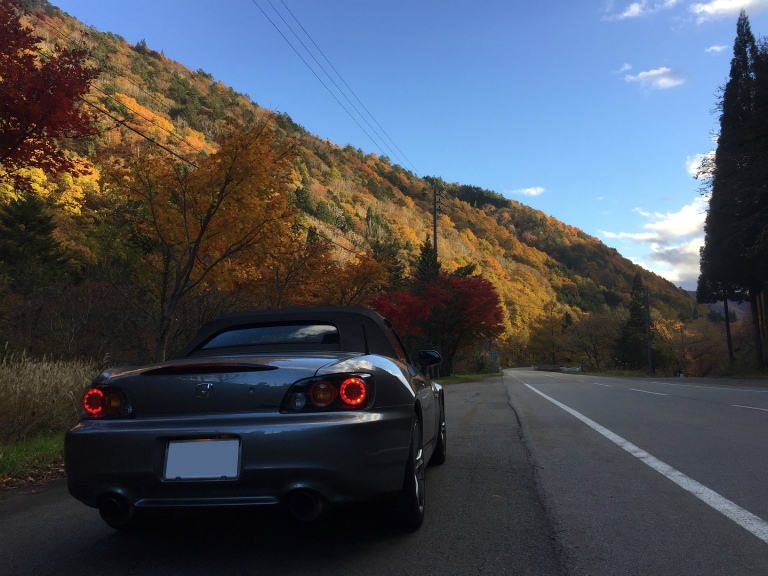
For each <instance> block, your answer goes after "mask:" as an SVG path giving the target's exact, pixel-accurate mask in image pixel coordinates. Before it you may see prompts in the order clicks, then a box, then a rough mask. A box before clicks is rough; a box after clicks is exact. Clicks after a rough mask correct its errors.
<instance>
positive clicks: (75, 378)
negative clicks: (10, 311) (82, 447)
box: [0, 354, 100, 443]
mask: <svg viewBox="0 0 768 576" xmlns="http://www.w3.org/2000/svg"><path fill="white" fill-rule="evenodd" d="M99 368H100V366H99V364H98V363H96V362H86V361H77V360H70V361H54V360H46V359H43V360H35V359H31V358H29V357H27V356H26V355H24V354H21V355H13V354H2V355H1V356H0V442H2V443H6V442H20V441H23V440H27V439H30V438H34V437H36V436H40V435H43V434H55V433H58V432H62V431H64V430H66V429H68V428H70V427H71V426H73V425H74V424H76V423H77V420H78V416H79V411H80V409H79V404H80V398H81V396H82V394H83V392H84V390H85V388H86V386H88V384H89V383H90V382H91V380H93V378H94V376H96V374H98V372H99Z"/></svg>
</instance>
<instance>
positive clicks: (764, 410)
mask: <svg viewBox="0 0 768 576" xmlns="http://www.w3.org/2000/svg"><path fill="white" fill-rule="evenodd" d="M731 406H733V407H734V408H749V409H750V410H762V411H763V412H768V408H757V407H756V406H742V405H741V404H731Z"/></svg>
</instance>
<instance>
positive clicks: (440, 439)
mask: <svg viewBox="0 0 768 576" xmlns="http://www.w3.org/2000/svg"><path fill="white" fill-rule="evenodd" d="M446 443H447V437H446V434H445V405H444V404H443V402H442V398H441V399H440V430H439V431H438V434H437V444H436V445H435V451H434V453H433V454H432V458H430V459H429V465H430V466H439V465H440V464H444V463H445V457H446V454H447V444H446Z"/></svg>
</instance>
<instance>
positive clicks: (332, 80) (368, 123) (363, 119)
mask: <svg viewBox="0 0 768 576" xmlns="http://www.w3.org/2000/svg"><path fill="white" fill-rule="evenodd" d="M267 3H268V4H269V5H270V6H272V10H274V11H275V13H276V14H277V15H278V16H279V17H280V19H281V20H282V21H283V24H285V25H286V27H287V28H288V30H290V31H291V33H292V34H293V35H294V36H295V37H296V40H298V41H299V43H300V44H301V45H302V46H303V47H304V50H306V52H307V54H309V55H310V56H311V57H312V59H313V60H314V61H315V64H317V65H318V66H319V67H320V69H321V70H322V71H323V72H324V73H325V75H326V76H327V77H328V79H329V80H330V81H331V83H333V85H334V86H335V87H336V90H338V91H339V93H340V94H341V95H342V96H343V97H344V99H345V100H346V101H347V102H348V103H349V105H350V106H352V109H353V110H354V111H355V112H357V114H358V116H360V118H361V119H362V121H363V122H365V124H366V125H367V126H368V128H370V129H371V132H373V133H374V134H375V135H376V136H377V137H378V138H379V140H380V141H381V143H382V144H383V145H384V147H385V148H386V149H387V150H389V153H390V154H392V155H393V156H395V157H396V158H397V160H398V161H399V162H400V163H401V164H404V162H403V161H402V159H400V157H399V156H398V155H397V153H396V152H393V151H392V148H390V147H389V145H388V144H387V143H386V141H385V140H384V138H382V137H381V135H380V134H379V133H378V132H377V131H376V128H374V127H373V126H371V123H370V122H368V120H367V119H366V118H365V115H363V113H362V112H360V110H358V108H357V106H355V104H354V102H352V101H351V100H350V99H349V97H348V96H347V95H346V94H345V93H344V90H342V89H341V87H340V86H339V85H338V84H337V83H336V81H335V80H334V79H333V77H332V76H331V75H330V74H329V73H328V71H327V70H326V69H325V67H324V66H323V65H322V64H321V63H320V61H319V60H318V59H317V58H315V55H314V54H312V51H311V50H310V49H309V48H307V45H306V44H304V41H303V40H302V39H301V38H300V37H299V35H298V34H297V33H296V31H295V30H294V29H293V27H292V26H291V25H290V24H289V23H288V22H286V20H285V18H283V15H282V14H280V12H279V11H278V10H277V8H275V5H274V4H272V0H267ZM283 6H285V3H283ZM289 12H290V10H289ZM291 16H293V13H291ZM293 19H294V20H296V22H298V24H299V26H300V27H301V29H302V30H304V27H303V26H301V23H300V22H299V21H298V20H297V19H296V17H295V16H293ZM304 33H305V34H307V32H306V30H304ZM307 37H308V38H309V39H310V40H312V38H311V37H309V34H307ZM312 43H313V44H314V41H313V42H312ZM315 47H317V44H315ZM321 53H322V52H321ZM326 60H327V58H326ZM337 75H338V72H337ZM342 80H343V79H342Z"/></svg>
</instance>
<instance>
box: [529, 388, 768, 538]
mask: <svg viewBox="0 0 768 576" xmlns="http://www.w3.org/2000/svg"><path fill="white" fill-rule="evenodd" d="M515 379H516V380H518V382H520V383H522V384H525V386H527V387H528V388H530V389H531V390H533V391H534V392H536V394H538V395H539V396H541V397H542V398H545V399H547V400H549V401H550V402H552V403H553V404H554V405H555V406H557V407H559V408H561V409H563V410H565V411H566V412H568V413H569V414H570V415H571V416H574V417H575V418H577V419H579V420H581V421H582V422H583V423H584V424H586V425H587V426H589V427H590V428H592V429H593V430H594V431H595V432H598V433H599V434H601V435H602V436H604V437H605V438H607V439H608V440H610V441H611V442H613V443H614V444H616V445H617V446H619V447H620V448H623V449H624V450H626V451H627V452H629V453H630V454H632V456H634V457H635V458H637V459H638V460H640V461H642V462H644V463H645V464H647V465H648V466H650V467H651V468H653V469H654V470H656V471H657V472H659V473H660V474H662V475H664V476H666V477H667V478H668V479H670V480H672V482H674V483H675V484H677V485H678V486H680V487H681V488H682V489H683V490H685V491H687V492H689V493H691V494H693V495H694V496H696V498H698V499H699V500H701V501H702V502H704V503H705V504H707V505H708V506H710V507H711V508H713V509H715V510H717V511H718V512H720V513H721V514H722V515H723V516H725V517H726V518H729V519H730V520H732V521H733V522H735V523H736V524H738V525H739V526H741V527H742V528H744V529H745V530H747V531H748V532H750V533H751V534H753V535H754V536H756V537H757V538H759V539H760V540H762V541H763V542H765V543H766V544H768V522H766V521H765V520H763V519H762V518H760V517H759V516H756V515H754V514H752V512H749V511H748V510H745V509H744V508H742V507H741V506H739V505H738V504H736V503H734V502H731V501H730V500H728V499H727V498H725V497H723V496H721V495H720V494H718V493H717V492H715V491H714V490H711V489H710V488H707V487H706V486H704V485H703V484H700V483H699V482H697V481H696V480H694V479H693V478H691V477H690V476H686V475H685V474H683V473H682V472H680V471H679V470H676V469H675V468H672V466H670V465H669V464H665V463H664V462H662V461H661V460H659V459H658V458H656V457H655V456H652V455H650V454H648V452H646V451H645V450H643V449H642V448H639V447H637V446H635V445H634V444H632V443H631V442H629V441H628V440H625V439H624V438H622V437H621V436H619V435H618V434H614V433H613V432H611V431H610V430H608V429H607V428H605V427H603V426H601V425H600V424H598V423H597V422H595V421H594V420H590V419H589V418H587V417H586V416H584V415H583V414H581V413H580V412H577V411H576V410H574V409H573V408H570V407H569V406H566V405H565V404H562V403H561V402H558V401H557V400H555V399H554V398H552V397H550V396H547V395H546V394H544V393H543V392H540V391H539V390H537V389H536V388H534V387H533V386H531V385H530V384H526V383H525V382H523V381H522V380H520V379H519V378H517V377H515Z"/></svg>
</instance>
